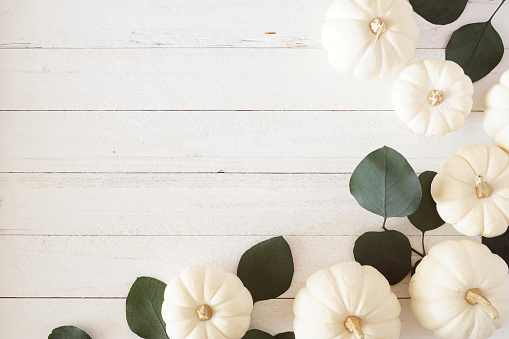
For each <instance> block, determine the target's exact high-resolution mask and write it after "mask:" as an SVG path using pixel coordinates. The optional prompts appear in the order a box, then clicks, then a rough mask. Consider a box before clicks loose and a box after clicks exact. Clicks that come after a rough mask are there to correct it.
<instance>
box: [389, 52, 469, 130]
mask: <svg viewBox="0 0 509 339" xmlns="http://www.w3.org/2000/svg"><path fill="white" fill-rule="evenodd" d="M473 93H474V86H473V85H472V81H471V80H470V78H469V77H468V76H466V75H465V73H464V72H463V69H462V68H461V67H460V66H459V65H458V64H457V63H455V62H453V61H442V60H438V59H425V60H423V61H420V62H414V63H412V64H411V65H410V66H408V67H407V68H406V69H404V70H403V71H402V72H401V74H400V76H399V80H398V81H397V82H396V84H395V85H394V88H393V91H392V101H393V103H394V106H395V108H396V114H397V115H398V117H399V118H400V119H401V121H403V122H404V123H406V124H407V125H408V127H409V128H410V129H411V130H412V131H414V132H416V133H419V134H426V135H429V136H442V135H444V134H446V133H449V132H454V131H456V130H457V129H458V128H460V127H461V126H462V125H463V124H464V122H465V117H467V116H468V115H469V114H470V112H471V111H472V103H473V100H472V94H473Z"/></svg>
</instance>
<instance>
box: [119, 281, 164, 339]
mask: <svg viewBox="0 0 509 339" xmlns="http://www.w3.org/2000/svg"><path fill="white" fill-rule="evenodd" d="M165 288H166V284H165V283H163V282H162V281H159V280H157V279H154V278H149V277H139V278H138V279H136V281H135V282H134V284H133V285H132V286H131V290H130V291H129V294H128V295H127V300H126V318H127V323H128V325H129V328H130V329H131V331H133V332H134V333H136V334H137V335H138V336H140V337H142V338H146V339H163V338H168V335H167V334H166V325H165V323H164V321H163V317H162V316H161V307H162V305H163V300H164V290H165Z"/></svg>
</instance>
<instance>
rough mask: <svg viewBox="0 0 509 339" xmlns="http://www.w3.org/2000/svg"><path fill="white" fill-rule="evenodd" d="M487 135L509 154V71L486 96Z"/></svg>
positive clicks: (485, 126)
mask: <svg viewBox="0 0 509 339" xmlns="http://www.w3.org/2000/svg"><path fill="white" fill-rule="evenodd" d="M482 120H483V125H484V129H485V130H486V133H488V134H489V135H490V136H492V137H494V138H495V142H496V143H497V145H498V146H500V147H501V148H503V149H504V150H505V151H506V152H509V70H507V71H506V72H505V73H504V74H502V77H501V78H500V83H498V84H496V85H494V86H493V87H492V88H491V89H490V90H489V91H488V93H487V94H486V110H485V111H484V115H483V119H482Z"/></svg>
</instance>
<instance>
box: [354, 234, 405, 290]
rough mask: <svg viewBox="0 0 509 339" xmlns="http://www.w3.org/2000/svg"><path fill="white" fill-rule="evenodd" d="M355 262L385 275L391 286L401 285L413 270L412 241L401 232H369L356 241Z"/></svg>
mask: <svg viewBox="0 0 509 339" xmlns="http://www.w3.org/2000/svg"><path fill="white" fill-rule="evenodd" d="M353 254H354V256H355V260H356V261H357V262H358V263H360V264H361V265H370V266H373V267H374V268H376V269H377V270H378V271H379V272H380V273H382V274H383V276H384V277H385V278H387V280H389V283H390V284H391V285H395V284H397V283H399V282H400V281H401V280H403V278H405V277H406V276H407V275H408V273H409V272H410V271H411V270H412V263H411V255H412V249H411V247H410V241H408V238H407V237H406V236H405V235H404V234H403V233H401V232H398V231H384V232H367V233H364V234H363V235H361V236H360V237H359V238H357V240H356V241H355V246H354V248H353Z"/></svg>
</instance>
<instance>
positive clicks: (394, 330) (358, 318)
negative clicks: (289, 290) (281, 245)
mask: <svg viewBox="0 0 509 339" xmlns="http://www.w3.org/2000/svg"><path fill="white" fill-rule="evenodd" d="M293 311H294V313H295V320H294V323H293V326H294V331H295V338H296V339H317V338H319V339H337V338H344V339H346V338H352V339H355V338H356V339H361V338H366V339H382V338H383V339H396V338H399V334H400V331H401V322H400V320H399V314H400V313H401V306H400V304H399V302H398V299H397V298H396V295H394V293H392V292H391V288H390V286H389V282H388V281H387V279H385V277H384V276H383V275H382V274H380V272H378V271H377V270H376V269H374V268H373V267H371V266H361V265H360V264H359V263H357V262H354V261H351V262H343V263H339V264H336V265H334V266H332V267H331V268H330V269H327V270H320V271H318V272H316V273H314V274H313V275H312V276H311V277H309V279H308V280H307V282H306V287H304V288H303V289H301V290H300V291H299V293H297V296H296V298H295V302H294V304H293Z"/></svg>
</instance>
